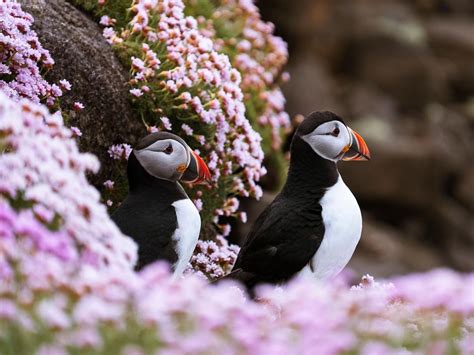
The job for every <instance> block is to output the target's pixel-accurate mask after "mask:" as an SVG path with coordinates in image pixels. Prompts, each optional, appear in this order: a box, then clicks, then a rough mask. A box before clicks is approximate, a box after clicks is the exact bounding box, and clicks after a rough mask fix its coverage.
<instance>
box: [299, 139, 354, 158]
mask: <svg viewBox="0 0 474 355" xmlns="http://www.w3.org/2000/svg"><path fill="white" fill-rule="evenodd" d="M303 139H304V140H305V141H306V142H307V143H308V144H309V145H310V146H311V148H312V149H313V150H314V151H315V153H316V154H318V155H319V156H321V157H323V158H325V159H328V160H332V161H336V160H337V157H338V155H339V154H340V153H341V151H342V149H343V148H344V146H345V145H346V144H345V143H344V139H343V138H342V137H334V136H330V135H306V136H303Z"/></svg>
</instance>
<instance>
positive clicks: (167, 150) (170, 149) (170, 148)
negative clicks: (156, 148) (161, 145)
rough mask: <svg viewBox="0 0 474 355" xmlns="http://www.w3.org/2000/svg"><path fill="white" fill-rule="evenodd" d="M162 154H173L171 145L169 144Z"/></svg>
mask: <svg viewBox="0 0 474 355" xmlns="http://www.w3.org/2000/svg"><path fill="white" fill-rule="evenodd" d="M163 152H164V153H165V154H168V155H170V154H171V153H173V146H172V145H171V143H170V144H169V145H168V146H167V147H166V149H165V150H164V151H163Z"/></svg>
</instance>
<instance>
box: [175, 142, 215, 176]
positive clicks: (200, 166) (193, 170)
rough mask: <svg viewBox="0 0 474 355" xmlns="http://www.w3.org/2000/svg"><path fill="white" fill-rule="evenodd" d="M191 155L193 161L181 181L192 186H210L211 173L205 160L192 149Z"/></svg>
mask: <svg viewBox="0 0 474 355" xmlns="http://www.w3.org/2000/svg"><path fill="white" fill-rule="evenodd" d="M189 153H190V158H191V160H190V162H189V165H188V167H187V169H186V170H185V171H184V174H183V176H182V177H181V180H182V181H184V182H188V183H191V184H205V183H207V184H210V183H211V173H210V172H209V168H208V167H207V165H206V163H204V160H202V158H201V157H200V156H199V155H197V154H196V153H194V152H193V151H192V150H191V149H189Z"/></svg>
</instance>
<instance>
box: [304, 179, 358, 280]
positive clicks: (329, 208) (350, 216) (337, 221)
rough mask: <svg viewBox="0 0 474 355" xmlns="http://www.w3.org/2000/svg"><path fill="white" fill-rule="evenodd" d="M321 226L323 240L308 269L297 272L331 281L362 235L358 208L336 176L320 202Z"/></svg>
mask: <svg viewBox="0 0 474 355" xmlns="http://www.w3.org/2000/svg"><path fill="white" fill-rule="evenodd" d="M320 204H321V207H322V217H323V221H324V226H325V232H324V238H323V241H322V242H321V245H320V246H319V249H318V251H317V252H316V254H315V255H314V257H313V259H312V260H311V266H312V267H310V266H309V265H308V266H306V267H305V268H304V269H303V270H301V271H300V274H302V275H308V274H311V275H312V276H313V277H315V278H317V279H319V280H327V279H330V278H333V277H335V276H336V275H337V274H339V273H340V272H341V271H342V269H343V268H344V267H345V266H346V265H347V263H348V262H349V260H350V259H351V257H352V254H353V253H354V250H355V248H356V246H357V243H358V242H359V240H360V235H361V232H362V216H361V213H360V208H359V205H358V204H357V201H356V199H355V197H354V195H353V194H352V192H351V191H350V190H349V188H348V187H347V186H346V184H344V181H342V178H341V177H340V176H339V179H338V181H337V183H336V184H335V185H334V186H332V187H330V188H329V189H328V190H327V191H326V193H325V194H324V196H323V198H322V199H321V201H320Z"/></svg>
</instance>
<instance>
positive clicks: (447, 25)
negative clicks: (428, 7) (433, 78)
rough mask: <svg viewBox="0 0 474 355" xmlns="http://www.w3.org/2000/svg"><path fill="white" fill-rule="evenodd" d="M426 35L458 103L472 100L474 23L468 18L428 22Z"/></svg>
mask: <svg viewBox="0 0 474 355" xmlns="http://www.w3.org/2000/svg"><path fill="white" fill-rule="evenodd" d="M472 3H473V4H474V2H472ZM426 31H427V34H428V36H427V37H428V41H429V44H430V47H431V48H433V51H434V52H435V54H436V56H437V57H438V58H439V59H440V61H441V63H442V66H443V71H444V72H446V73H447V75H448V77H449V81H450V83H451V85H452V90H453V91H454V92H453V94H452V95H453V96H454V98H455V99H457V100H462V99H465V98H468V97H469V96H471V95H472V93H473V92H474V65H473V59H474V35H473V34H474V23H473V22H472V20H469V19H467V18H465V17H459V18H458V17H452V18H445V17H436V18H430V19H429V20H428V21H427V22H426Z"/></svg>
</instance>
